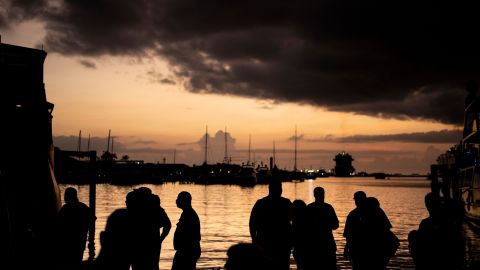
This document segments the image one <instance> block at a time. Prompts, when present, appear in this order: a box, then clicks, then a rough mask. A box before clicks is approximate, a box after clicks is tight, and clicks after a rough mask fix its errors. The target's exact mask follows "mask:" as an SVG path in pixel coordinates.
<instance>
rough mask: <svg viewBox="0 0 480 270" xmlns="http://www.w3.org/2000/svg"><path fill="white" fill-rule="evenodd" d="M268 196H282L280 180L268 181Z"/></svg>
mask: <svg viewBox="0 0 480 270" xmlns="http://www.w3.org/2000/svg"><path fill="white" fill-rule="evenodd" d="M268 196H270V197H280V196H282V182H280V181H275V180H273V181H270V184H269V185H268Z"/></svg>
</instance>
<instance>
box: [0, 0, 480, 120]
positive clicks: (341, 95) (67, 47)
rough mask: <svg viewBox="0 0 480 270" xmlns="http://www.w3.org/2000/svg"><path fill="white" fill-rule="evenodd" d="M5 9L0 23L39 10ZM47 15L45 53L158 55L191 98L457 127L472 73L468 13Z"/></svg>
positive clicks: (474, 45)
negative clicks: (210, 96) (300, 106)
mask: <svg viewBox="0 0 480 270" xmlns="http://www.w3.org/2000/svg"><path fill="white" fill-rule="evenodd" d="M3 1H5V0H3ZM7 2H8V3H9V6H12V7H15V8H14V9H11V10H8V11H7V14H10V15H9V16H8V18H14V17H20V18H29V16H30V17H31V16H34V15H36V14H38V12H39V10H45V5H43V9H42V5H41V4H42V3H43V4H44V3H45V1H33V3H34V5H27V4H26V3H27V2H29V1H7ZM13 3H14V4H13ZM56 3H57V4H55V5H54V7H50V8H48V11H45V12H43V13H42V15H41V17H40V18H41V19H42V20H44V21H45V25H46V30H47V35H46V37H45V43H46V45H47V47H48V48H50V49H51V50H53V51H56V52H60V53H62V54H65V55H82V56H96V55H105V54H107V55H132V56H146V55H152V54H151V53H153V54H154V55H155V54H157V55H159V56H161V57H162V58H164V59H166V60H167V61H169V63H170V65H171V67H172V71H173V74H175V75H176V76H177V78H178V79H180V80H182V81H183V82H184V84H185V86H186V87H187V88H188V89H189V90H190V91H192V92H198V93H220V94H229V95H238V96H247V97H253V98H259V99H268V100H275V101H277V102H296V103H306V104H312V105H315V106H324V107H326V108H328V109H330V110H334V111H342V112H343V111H347V112H354V113H358V114H364V115H372V116H376V117H385V118H392V117H393V118H398V119H409V118H414V119H426V120H434V121H441V122H444V123H453V124H457V125H458V124H460V123H461V122H462V115H461V112H462V107H463V105H462V101H463V96H464V91H463V90H462V89H463V87H464V83H465V81H466V80H467V79H478V74H479V71H480V65H478V63H480V50H478V48H479V47H480V41H479V38H478V35H477V34H476V33H477V32H478V31H477V26H478V22H477V17H478V16H477V13H478V10H479V9H478V7H477V5H478V4H476V2H475V1H470V2H462V3H461V4H460V2H458V1H455V2H454V1H447V2H445V3H444V2H441V1H413V0H406V1H381V0H366V1H354V0H346V1H334V0H323V1H249V0H242V1H221V0H210V1H194V0H165V1H153V0H139V1H129V0H120V1H118V0H98V1H81V0H64V1H60V2H59V1H56ZM58 3H60V4H58ZM22 7H23V9H22ZM27 15H28V16H27ZM37 17H38V16H37Z"/></svg>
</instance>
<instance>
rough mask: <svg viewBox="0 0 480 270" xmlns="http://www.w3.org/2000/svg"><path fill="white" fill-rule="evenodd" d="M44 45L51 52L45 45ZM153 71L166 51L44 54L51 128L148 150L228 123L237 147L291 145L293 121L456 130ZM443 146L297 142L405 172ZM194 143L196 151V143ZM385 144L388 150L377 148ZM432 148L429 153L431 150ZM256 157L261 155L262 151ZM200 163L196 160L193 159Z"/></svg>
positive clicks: (310, 128)
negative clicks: (162, 78) (191, 84)
mask: <svg viewBox="0 0 480 270" xmlns="http://www.w3.org/2000/svg"><path fill="white" fill-rule="evenodd" d="M43 34H44V32H43V30H42V25H41V24H40V23H36V22H27V23H23V24H20V25H19V26H17V27H15V28H12V29H9V30H5V31H3V33H2V42H4V43H9V44H15V45H20V46H26V47H37V46H38V44H39V43H40V42H41V39H42V37H43ZM45 50H46V51H47V52H48V48H45ZM80 61H88V62H93V63H95V67H94V68H87V67H86V66H84V65H82V64H81V63H80ZM149 72H150V73H149ZM152 73H163V74H169V66H168V64H167V63H166V62H165V61H163V60H162V59H157V58H148V57H143V58H131V57H130V58H125V57H112V56H104V57H100V58H95V59H93V58H85V57H65V56H62V55H59V54H56V53H50V54H49V55H48V56H47V59H46V62H45V85H46V91H47V97H48V99H49V101H50V102H53V103H54V104H55V110H54V135H55V136H61V135H63V136H70V135H74V136H76V135H77V134H78V131H79V130H82V133H83V134H84V136H87V134H90V135H91V136H97V137H105V136H106V135H107V134H108V130H109V129H111V130H112V131H113V133H114V135H115V136H116V138H117V140H118V143H121V144H123V145H124V146H125V147H127V148H135V147H137V146H138V143H137V145H135V144H136V141H137V142H138V140H140V139H141V140H142V141H144V142H146V141H149V143H148V145H149V147H151V148H159V149H173V148H178V149H182V147H181V146H178V144H181V143H186V142H196V141H198V140H200V139H201V137H202V136H203V134H204V132H205V126H206V125H208V127H209V131H210V134H211V135H213V134H215V132H217V131H218V130H223V129H224V128H225V126H226V127H227V129H228V132H229V133H230V134H231V136H232V137H233V138H235V139H236V142H235V148H236V149H245V148H247V147H248V137H249V134H251V136H252V146H253V148H254V149H255V148H262V149H270V148H271V147H272V142H273V140H275V141H276V147H277V148H278V149H293V143H292V141H288V140H287V138H289V137H291V136H293V134H294V129H295V125H296V126H297V128H298V134H299V136H300V135H302V136H303V138H306V139H310V140H315V139H319V138H324V137H325V136H335V137H345V136H353V135H358V134H362V135H369V134H370V135H376V134H398V133H412V132H428V131H439V130H443V129H452V128H454V127H453V126H451V125H445V124H440V123H434V122H427V121H416V120H392V119H381V118H375V117H369V116H362V115H354V114H351V113H339V112H329V111H326V110H325V109H323V108H319V107H313V106H310V105H302V104H294V103H275V102H273V101H271V100H259V99H253V98H241V97H235V96H221V95H213V94H201V93H199V94H194V93H191V92H188V91H186V90H185V89H184V87H183V86H182V82H181V81H176V84H174V85H171V84H161V83H158V82H156V81H154V80H153V79H152V78H153V77H151V76H149V74H152ZM449 146H450V145H449V144H425V143H400V142H388V143H385V142H383V143H368V144H365V143H350V144H340V143H332V142H307V141H305V140H300V141H299V150H300V151H304V150H319V151H320V150H328V151H331V152H332V153H335V152H339V151H342V150H347V151H349V152H353V153H355V151H359V153H365V152H368V151H369V150H372V151H373V150H375V151H377V152H378V153H379V154H378V155H377V156H371V155H365V156H360V157H359V158H356V160H358V162H361V163H359V164H358V166H357V170H364V169H367V170H370V171H371V170H376V171H390V170H392V171H395V172H403V173H411V172H417V173H425V172H427V171H428V165H429V163H430V162H433V160H434V158H433V156H434V154H437V153H440V152H442V151H444V150H446V149H447V148H448V147H449ZM191 147H193V150H197V151H201V149H200V148H199V146H198V145H194V146H191ZM183 148H185V147H183ZM187 148H188V147H187ZM190 150H192V149H190ZM382 151H387V152H389V154H388V155H382V154H381V153H382ZM428 151H430V152H431V151H433V152H432V153H430V154H429V153H428ZM123 154H129V155H130V156H131V157H133V158H140V159H146V160H147V161H158V160H161V159H162V158H163V156H164V155H163V156H162V155H160V154H159V155H155V154H151V153H142V152H141V151H137V152H136V153H123ZM187 155H188V154H187V152H185V153H184V155H183V158H184V160H183V161H182V159H181V158H182V154H179V155H178V158H177V161H178V162H189V163H193V162H195V161H192V160H189V159H188V157H187ZM302 155H303V156H302ZM360 155H363V154H360ZM429 155H430V156H429ZM432 155H433V156H432ZM259 156H262V157H263V158H266V157H267V154H263V155H259ZM217 158H221V157H217ZM332 158H333V155H332V156H330V157H328V155H327V157H318V156H315V155H313V154H308V155H307V154H301V153H300V155H299V166H298V167H306V168H308V167H325V168H331V166H332V164H333V163H332V161H331V159H332ZM354 158H355V156H354ZM212 161H214V160H212ZM218 161H220V160H218ZM264 161H266V160H264ZM199 162H201V160H199V161H198V162H196V163H199ZM281 162H283V164H280V165H281V167H291V166H292V165H293V164H292V157H291V155H287V154H285V155H284V158H283V160H281ZM402 162H403V163H404V164H402ZM354 166H355V163H354ZM422 168H424V169H423V170H422Z"/></svg>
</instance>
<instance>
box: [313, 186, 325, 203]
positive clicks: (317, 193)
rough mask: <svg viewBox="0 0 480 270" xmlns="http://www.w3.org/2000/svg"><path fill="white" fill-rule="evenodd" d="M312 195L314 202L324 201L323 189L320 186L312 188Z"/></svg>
mask: <svg viewBox="0 0 480 270" xmlns="http://www.w3.org/2000/svg"><path fill="white" fill-rule="evenodd" d="M313 197H315V201H316V202H320V203H323V202H325V190H324V189H323V188H322V187H316V188H315V189H314V190H313Z"/></svg>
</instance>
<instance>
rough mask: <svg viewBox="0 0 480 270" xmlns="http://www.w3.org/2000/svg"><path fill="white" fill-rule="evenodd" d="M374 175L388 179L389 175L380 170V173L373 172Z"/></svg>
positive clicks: (377, 177) (376, 177)
mask: <svg viewBox="0 0 480 270" xmlns="http://www.w3.org/2000/svg"><path fill="white" fill-rule="evenodd" d="M373 177H374V178H375V179H386V178H387V175H386V174H385V173H383V172H379V173H373Z"/></svg>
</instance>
